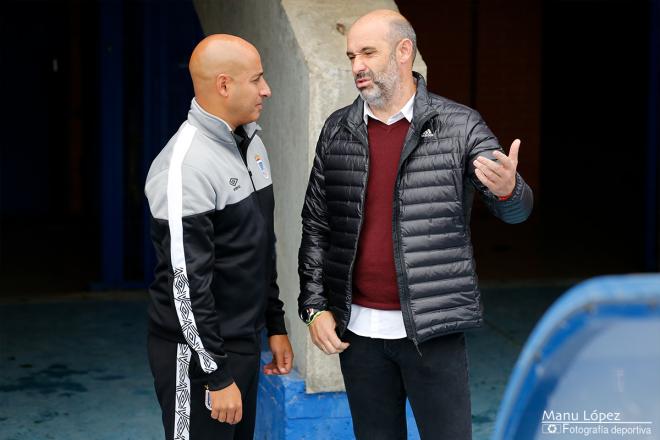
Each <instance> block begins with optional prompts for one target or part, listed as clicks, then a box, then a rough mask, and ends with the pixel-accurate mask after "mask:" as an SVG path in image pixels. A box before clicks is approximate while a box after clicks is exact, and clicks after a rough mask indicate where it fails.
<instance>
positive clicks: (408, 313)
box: [393, 114, 433, 356]
mask: <svg viewBox="0 0 660 440" xmlns="http://www.w3.org/2000/svg"><path fill="white" fill-rule="evenodd" d="M432 116H433V114H427V115H426V116H425V117H423V118H422V119H420V121H419V127H420V130H421V127H424V125H426V123H427V122H428V121H429V120H430V119H431V117H432ZM420 130H417V129H415V132H414V133H419V131H420ZM412 139H416V142H418V137H417V136H416V135H415V136H414V137H411V140H412ZM403 149H404V150H405V149H406V146H405V144H404V146H403ZM411 154H412V153H411ZM406 159H407V158H406ZM402 167H403V163H401V166H400V167H399V169H398V170H397V184H396V187H395V188H394V206H395V209H394V219H393V222H394V225H393V226H394V236H395V237H396V239H395V255H396V261H395V262H394V263H395V267H396V268H397V277H396V278H397V283H398V284H399V300H400V302H401V307H402V308H404V309H405V311H404V310H401V312H402V315H403V325H404V327H406V330H408V329H409V330H410V334H411V336H412V337H411V339H412V341H413V344H415V349H416V350H417V353H419V355H420V356H422V351H421V350H420V348H419V342H418V341H417V330H416V329H415V325H414V322H412V321H413V319H412V316H413V314H412V307H411V305H410V295H409V294H408V288H407V287H406V283H405V282H401V278H403V277H405V265H404V261H403V255H402V253H401V234H400V233H399V231H400V229H401V228H400V225H399V223H400V221H399V213H400V210H401V204H400V203H399V186H400V185H399V183H400V181H401V175H400V174H399V173H400V172H401V168H402ZM399 272H401V275H399Z"/></svg>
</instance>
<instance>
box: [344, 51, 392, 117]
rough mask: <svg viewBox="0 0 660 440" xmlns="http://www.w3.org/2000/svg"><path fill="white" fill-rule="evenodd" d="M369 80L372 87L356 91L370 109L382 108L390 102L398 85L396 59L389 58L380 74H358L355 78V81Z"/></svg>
mask: <svg viewBox="0 0 660 440" xmlns="http://www.w3.org/2000/svg"><path fill="white" fill-rule="evenodd" d="M363 78H369V79H371V82H372V84H373V86H372V87H369V88H363V89H358V91H359V92H360V96H362V99H364V101H365V102H366V103H367V104H369V107H371V108H384V107H387V104H388V103H389V102H390V101H391V100H392V97H393V96H394V91H395V90H396V88H397V86H398V85H399V72H398V71H397V65H396V58H395V57H394V56H391V57H390V59H389V62H388V63H387V67H386V68H385V70H384V71H382V72H373V71H369V72H360V73H358V74H357V75H356V76H355V80H356V81H357V80H359V79H363Z"/></svg>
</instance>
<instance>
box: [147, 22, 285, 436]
mask: <svg viewBox="0 0 660 440" xmlns="http://www.w3.org/2000/svg"><path fill="white" fill-rule="evenodd" d="M189 67H190V75H191V77H192V81H193V86H194V89H195V97H194V99H193V100H192V103H191V106H190V111H189V112H188V118H187V120H186V121H185V122H184V123H183V124H182V125H181V127H180V128H179V130H178V131H177V132H176V134H175V135H174V136H173V137H172V138H171V139H170V141H169V142H168V143H167V145H165V148H163V150H162V151H161V152H160V153H159V154H158V156H157V157H156V159H154V161H153V163H152V165H151V168H150V170H149V174H148V176H147V182H146V185H145V193H146V195H147V198H148V200H149V209H150V211H151V216H152V218H151V237H152V240H153V244H154V246H155V248H156V256H157V259H158V264H157V266H156V269H155V280H154V282H153V284H152V285H151V287H150V288H149V292H150V296H151V306H150V309H149V317H150V325H149V337H148V352H149V362H150V365H151V371H152V372H153V375H154V383H155V388H156V394H157V397H158V401H159V403H160V406H161V409H162V419H163V426H164V428H165V438H166V439H167V440H171V439H191V440H202V439H209V440H210V439H214V440H219V439H252V437H253V432H254V424H255V411H256V397H257V382H258V377H259V360H260V333H261V332H262V330H263V329H264V328H266V329H267V332H268V344H269V346H270V350H271V351H272V354H273V361H272V362H271V363H269V364H268V365H266V366H265V368H264V372H265V373H266V374H286V373H288V372H289V371H291V367H292V362H293V352H292V350H291V345H290V344H289V340H288V337H287V335H286V328H285V326H284V311H283V307H282V301H280V299H279V290H278V287H277V282H276V278H277V272H276V270H275V233H274V228H273V206H274V201H273V200H274V199H273V187H272V183H271V171H270V165H269V162H268V154H267V153H266V148H265V146H264V144H263V142H262V141H261V138H260V137H259V134H258V133H259V130H260V127H259V126H258V125H257V124H256V122H255V121H256V120H257V119H258V118H259V115H260V114H261V110H262V108H263V103H264V100H265V99H266V98H268V97H269V96H270V88H269V87H268V84H267V83H266V80H265V79H264V72H263V68H262V67H261V60H260V57H259V53H258V52H257V49H256V48H255V47H254V46H252V45H251V44H250V43H248V42H247V41H245V40H242V39H240V38H238V37H234V36H230V35H212V36H209V37H207V38H205V39H204V40H203V41H201V42H200V43H199V44H198V45H197V47H196V48H195V50H194V51H193V53H192V56H191V58H190V64H189Z"/></svg>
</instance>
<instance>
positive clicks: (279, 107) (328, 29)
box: [194, 0, 426, 393]
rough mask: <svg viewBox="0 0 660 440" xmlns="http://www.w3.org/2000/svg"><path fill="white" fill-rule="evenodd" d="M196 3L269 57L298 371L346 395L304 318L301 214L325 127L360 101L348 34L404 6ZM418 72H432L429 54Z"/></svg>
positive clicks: (208, 26)
mask: <svg viewBox="0 0 660 440" xmlns="http://www.w3.org/2000/svg"><path fill="white" fill-rule="evenodd" d="M194 4H195V9H196V10H197V13H198V16H199V18H200V21H201V23H202V28H203V29H204V32H205V33H206V34H213V33H228V34H234V35H238V36H240V37H242V38H245V39H246V40H248V41H250V42H251V43H253V44H254V45H255V46H256V47H257V49H258V50H259V52H260V53H261V59H262V64H263V66H264V71H265V77H266V80H267V81H268V83H269V84H270V86H271V89H272V91H273V96H272V98H271V99H270V100H269V101H268V102H267V103H266V106H265V109H264V111H263V113H262V117H261V119H260V120H259V124H260V125H261V126H262V127H263V133H262V134H263V139H264V142H265V143H266V146H267V147H268V152H269V157H270V162H271V166H272V173H273V184H274V189H275V204H276V208H275V229H276V233H277V238H278V243H277V253H278V259H279V260H278V273H279V285H280V291H281V297H282V299H283V300H284V303H285V307H286V315H287V319H286V320H287V328H288V330H289V335H290V337H291V340H292V343H293V347H294V351H295V356H296V358H295V366H296V369H297V370H298V372H299V373H300V376H301V377H302V378H303V379H304V380H305V386H306V391H307V392H308V393H315V392H322V391H341V390H343V381H342V378H341V374H340V371H339V359H338V357H337V356H326V355H325V354H323V353H321V352H320V351H319V350H318V349H316V347H314V346H313V345H312V343H311V340H310V338H309V336H308V331H307V328H306V327H305V325H304V324H303V323H302V322H301V321H300V320H299V319H298V317H297V297H298V293H299V291H300V289H299V281H298V272H297V260H298V247H299V245H300V237H301V229H302V228H301V221H300V212H301V209H302V203H303V199H304V195H305V189H306V187H307V181H308V178H309V170H310V169H311V165H312V161H313V159H314V151H315V148H316V141H317V139H318V135H319V133H320V131H321V128H322V127H323V122H324V121H325V119H326V118H327V117H328V116H329V115H330V113H332V112H333V111H334V110H336V109H338V108H340V107H343V106H346V105H348V104H350V103H351V102H352V101H353V100H354V99H355V97H356V96H357V90H356V89H355V85H354V83H353V78H352V74H351V69H350V63H349V61H348V59H347V57H346V37H345V33H346V31H347V30H348V29H349V28H350V26H351V24H352V23H353V22H354V21H355V19H357V18H358V17H359V16H361V15H363V14H365V13H367V12H369V11H371V10H374V9H382V8H384V9H394V10H397V7H396V5H395V3H394V1H392V0H365V1H360V2H355V1H349V0H319V1H309V0H282V1H275V0H243V1H238V0H235V1H231V0H225V1H212V0H195V1H194ZM415 70H417V71H418V72H420V73H422V74H424V75H425V74H426V65H425V64H424V61H423V60H422V57H421V55H418V56H417V59H416V61H415Z"/></svg>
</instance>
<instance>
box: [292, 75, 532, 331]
mask: <svg viewBox="0 0 660 440" xmlns="http://www.w3.org/2000/svg"><path fill="white" fill-rule="evenodd" d="M415 77H416V79H417V94H416V97H415V101H414V107H413V119H412V122H411V125H410V129H409V130H408V133H407V135H406V138H405V141H404V146H403V151H402V153H401V159H400V161H399V168H398V174H397V179H396V183H395V188H394V194H393V197H394V199H393V212H392V218H391V222H392V241H393V245H394V262H395V268H396V276H397V283H398V290H399V300H400V303H401V311H402V313H403V321H404V325H405V328H406V333H407V335H408V337H409V338H410V339H412V340H413V341H414V342H415V343H421V342H424V341H425V340H428V339H430V338H433V337H435V336H439V335H443V334H447V333H452V332H457V331H462V330H465V329H468V328H471V327H477V326H479V325H481V323H482V310H481V302H480V294H479V288H478V286H477V276H476V273H475V263H474V259H473V252H472V243H471V240H470V227H469V224H470V210H471V207H472V201H473V197H474V193H475V190H476V191H477V192H478V193H479V194H480V195H481V197H482V199H483V200H484V201H485V202H486V205H487V206H488V209H489V210H490V211H491V212H492V213H493V214H494V215H495V216H496V217H498V218H500V219H502V220H503V221H505V222H507V223H519V222H522V221H524V220H525V219H526V218H527V217H528V216H529V214H530V213H531V210H532V204H533V196H532V191H531V189H530V188H529V186H528V185H527V184H526V183H525V181H524V180H523V179H522V177H521V176H520V175H517V176H516V185H515V189H514V191H513V195H512V196H511V198H509V199H508V200H506V201H500V200H499V199H498V197H496V196H495V195H494V194H492V193H491V192H490V191H489V190H488V189H487V188H486V187H485V186H484V185H483V184H482V183H481V182H480V181H479V180H478V179H477V177H476V176H475V174H474V165H473V161H474V160H475V159H476V158H477V157H478V156H480V155H485V156H487V157H488V158H491V159H492V158H493V157H492V152H493V151H495V150H500V151H501V147H500V145H499V143H498V141H497V139H496V138H495V136H494V135H493V133H492V132H491V131H490V130H489V129H488V127H487V126H486V124H485V123H484V121H483V120H482V119H481V116H480V115H479V113H477V112H476V111H474V110H472V109H470V108H468V107H466V106H464V105H460V104H457V103H455V102H453V101H450V100H448V99H445V98H443V97H440V96H437V95H434V94H432V93H429V92H428V91H427V89H426V85H425V82H424V79H423V78H422V76H421V75H419V74H417V73H415ZM363 106H364V101H363V100H362V98H360V97H358V98H357V99H356V100H355V101H354V102H353V104H352V105H350V106H348V107H344V108H342V109H340V110H337V111H336V112H335V113H333V114H332V115H331V116H330V117H329V118H328V119H327V121H326V123H325V125H324V127H323V129H322V130H321V135H320V136H319V140H318V144H317V147H316V157H315V158H314V164H313V166H312V171H311V174H310V178H309V185H308V187H307V194H306V196H305V203H304V206H303V211H302V228H303V237H302V243H301V245H300V253H299V264H298V271H299V274H300V288H301V293H300V296H299V298H298V307H299V312H302V311H303V310H305V309H308V308H314V309H317V310H326V309H328V310H330V311H332V312H333V314H334V316H335V318H336V319H337V322H338V329H337V330H338V333H339V334H340V335H342V334H343V332H344V331H345V330H346V326H347V325H348V322H349V318H350V311H351V298H352V288H353V286H352V273H353V264H354V262H355V255H356V252H357V245H358V240H359V235H360V227H361V225H362V217H363V211H364V206H365V203H364V198H365V191H366V187H367V179H368V178H369V146H368V134H367V126H366V125H365V123H364V119H363ZM376 166H377V164H376Z"/></svg>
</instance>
